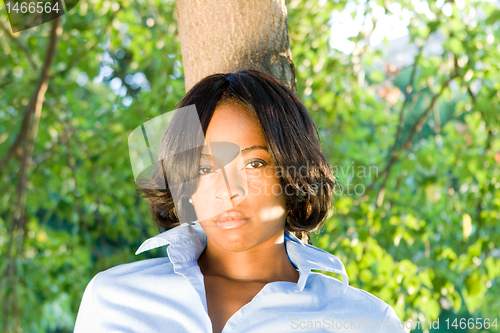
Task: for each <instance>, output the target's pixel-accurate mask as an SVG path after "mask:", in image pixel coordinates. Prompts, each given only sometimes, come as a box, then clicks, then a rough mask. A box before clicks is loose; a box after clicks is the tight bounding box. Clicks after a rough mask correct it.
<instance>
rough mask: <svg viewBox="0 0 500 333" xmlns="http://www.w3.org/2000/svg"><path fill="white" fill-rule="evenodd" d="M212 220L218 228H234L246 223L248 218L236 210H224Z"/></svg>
mask: <svg viewBox="0 0 500 333" xmlns="http://www.w3.org/2000/svg"><path fill="white" fill-rule="evenodd" d="M214 222H215V225H216V226H217V228H219V229H235V228H239V227H242V226H244V225H245V224H247V223H248V218H245V217H244V216H243V215H242V214H241V213H238V212H226V213H224V214H221V215H219V216H218V217H217V218H216V219H215V220H214Z"/></svg>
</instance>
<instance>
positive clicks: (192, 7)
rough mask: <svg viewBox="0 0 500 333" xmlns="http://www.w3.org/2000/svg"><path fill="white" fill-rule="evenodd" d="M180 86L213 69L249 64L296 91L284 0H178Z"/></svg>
mask: <svg viewBox="0 0 500 333" xmlns="http://www.w3.org/2000/svg"><path fill="white" fill-rule="evenodd" d="M175 15H176V18H177V22H178V27H179V35H180V38H181V49H182V60H183V63H184V77H185V85H186V91H188V90H189V89H191V87H193V86H194V85H195V84H196V83H197V82H198V81H200V80H201V79H203V78H204V77H206V76H208V75H211V74H214V73H229V72H237V71H240V70H244V69H255V70H258V71H261V72H264V73H267V74H270V75H272V76H274V77H275V78H277V79H278V80H279V81H280V82H282V83H284V84H285V85H286V86H288V87H289V88H291V89H292V90H293V91H294V92H296V85H295V68H294V65H293V62H292V53H291V51H290V40H289V38H288V24H287V20H286V19H287V11H286V5H285V0H228V1H220V0H178V1H177V8H176V13H175Z"/></svg>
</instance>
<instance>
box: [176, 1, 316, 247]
mask: <svg viewBox="0 0 500 333" xmlns="http://www.w3.org/2000/svg"><path fill="white" fill-rule="evenodd" d="M175 16H176V19H177V23H178V27H179V35H180V38H181V50H182V61H183V63H184V78H185V86H186V92H187V91H188V90H189V89H191V88H192V87H193V86H194V85H195V84H196V83H197V82H199V81H200V80H201V79H203V78H205V77H207V76H208V75H211V74H215V73H230V72H237V71H240V70H244V69H255V70H258V71H260V72H263V73H267V74H270V75H272V76H273V77H275V78H276V79H278V80H279V81H280V82H281V83H283V84H284V85H286V86H287V87H288V88H290V89H291V90H292V91H293V92H294V93H297V86H296V85H295V67H294V65H293V62H292V52H291V50H290V40H289V37H288V24H287V11H286V5H285V0H228V1H220V0H178V1H177V8H176V11H175ZM294 234H295V235H296V236H297V237H298V238H299V239H301V240H302V241H304V242H307V243H309V244H311V242H310V239H309V237H308V233H307V232H294Z"/></svg>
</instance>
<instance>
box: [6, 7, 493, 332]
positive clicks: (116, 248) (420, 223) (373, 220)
mask: <svg viewBox="0 0 500 333" xmlns="http://www.w3.org/2000/svg"><path fill="white" fill-rule="evenodd" d="M286 7H287V11H288V17H287V19H288V25H289V27H290V44H291V54H293V60H294V63H295V66H296V73H295V75H296V79H297V81H296V82H297V93H298V96H299V98H300V99H301V100H302V101H304V103H305V104H306V106H307V107H308V109H309V110H310V111H311V112H312V114H313V118H314V120H315V122H316V123H317V124H318V126H319V132H320V136H321V139H322V144H323V148H324V151H325V153H326V155H327V156H328V158H329V160H330V162H331V164H332V165H333V166H334V167H336V169H335V170H336V172H337V174H336V176H337V178H338V180H339V182H340V184H341V185H342V191H339V192H338V193H337V194H336V196H335V201H334V202H335V204H334V205H335V213H334V215H333V216H332V217H331V219H330V220H329V221H328V223H327V225H326V227H325V228H324V229H323V230H321V231H320V232H318V233H317V234H314V233H312V234H311V237H312V240H313V244H314V245H316V246H318V247H321V248H323V249H325V250H327V251H330V252H332V253H334V254H335V255H337V256H339V257H340V258H341V259H342V261H343V262H344V263H345V265H346V268H347V272H348V274H349V276H350V284H351V285H353V286H355V287H360V288H362V289H365V290H367V291H369V292H371V293H373V294H374V295H376V296H378V297H380V298H381V299H383V300H384V301H386V302H387V303H389V304H391V305H393V306H394V308H395V309H396V312H397V313H398V315H399V316H400V318H401V319H403V320H414V321H415V320H419V321H421V322H422V323H425V324H426V325H428V320H429V318H433V319H435V318H437V317H438V316H439V317H440V318H441V325H443V323H444V320H445V319H446V318H450V319H451V321H450V324H451V323H452V322H453V320H454V319H455V318H465V319H468V318H476V317H477V318H491V319H492V321H493V318H495V316H496V318H498V313H500V303H499V300H498V297H497V295H499V294H500V248H499V246H498V244H500V236H499V234H500V232H499V231H500V226H499V224H498V221H499V220H500V191H499V188H500V140H499V139H498V132H499V129H500V125H499V124H500V118H499V117H500V113H498V112H497V108H496V106H497V105H499V102H500V94H499V93H498V91H499V90H500V81H499V77H500V76H499V69H498V66H496V64H498V63H499V60H500V51H499V48H498V46H497V45H498V43H497V41H498V39H499V38H500V31H499V29H498V27H497V21H498V18H499V17H500V11H499V9H498V8H497V7H496V6H495V5H494V4H493V3H490V2H475V1H467V0H464V1H455V2H445V1H433V0H429V1H423V2H420V1H418V2H417V1H415V0H413V1H409V0H403V1H397V2H392V1H375V0H370V1H363V0H359V1H356V0H349V1H339V2H330V1H323V0H292V1H288V2H287V3H286ZM174 8H175V2H174V1H172V0H147V1H146V0H138V1H127V0H125V1H120V2H116V1H109V0H108V1H97V0H89V1H82V2H80V3H79V4H78V6H77V7H76V8H75V9H74V10H73V11H71V12H70V13H68V14H67V15H65V16H63V17H61V20H60V22H58V23H57V24H58V26H57V27H54V24H55V22H51V23H48V24H45V25H43V26H40V27H38V28H34V29H30V30H28V31H26V32H22V33H20V34H15V35H13V34H10V33H9V24H8V22H6V16H5V15H0V28H1V29H0V49H1V50H2V52H1V53H0V163H1V164H0V166H1V168H0V188H1V192H0V255H1V258H2V260H1V262H0V276H1V278H0V279H1V280H0V299H1V300H2V301H1V302H0V307H1V308H2V309H1V311H0V314H1V315H2V317H1V318H2V319H1V320H2V326H1V327H2V330H3V331H5V332H12V331H25V332H71V331H72V327H73V324H74V319H75V316H76V312H77V309H78V306H79V303H80V300H81V296H82V293H83V290H84V288H85V286H86V285H87V283H88V282H89V281H90V279H91V278H92V276H93V275H95V274H96V273H97V272H98V271H101V270H104V269H107V268H109V267H112V266H115V265H118V264H122V263H127V262H130V261H133V260H142V259H146V258H149V257H152V256H159V255H164V251H163V250H160V251H157V252H148V253H145V254H141V255H140V256H137V257H135V256H134V255H133V253H134V252H135V250H136V249H137V247H138V246H139V245H140V244H141V242H142V241H143V240H145V239H146V238H148V237H150V236H153V235H155V234H156V233H157V230H156V228H155V226H154V224H153V221H152V218H151V215H150V212H149V207H148V205H147V202H145V201H143V200H141V199H140V198H139V197H137V196H135V188H136V185H135V183H134V179H133V174H132V170H131V167H130V161H129V156H128V147H127V137H128V134H129V133H130V132H131V131H132V130H133V129H134V128H136V127H137V126H138V125H140V124H141V123H143V122H145V121H147V120H148V119H151V118H154V117H156V116H158V115H160V114H162V113H165V112H168V111H171V110H173V109H175V105H176V103H177V102H178V101H179V100H180V98H181V97H182V96H183V95H184V93H185V88H186V86H185V84H184V75H183V72H184V67H183V63H184V62H183V61H182V60H183V58H182V57H181V55H182V53H183V50H181V43H180V41H181V40H180V37H179V33H182V28H181V29H178V28H177V21H176V20H175V18H174ZM179 10H180V7H179ZM0 12H2V13H3V12H4V7H3V3H2V4H0ZM248 13H251V12H248ZM351 15H352V17H353V19H352V20H353V21H355V22H359V23H360V28H359V29H357V30H356V29H355V30H354V32H353V33H352V35H353V36H352V37H349V39H348V40H346V43H348V45H350V46H351V48H350V49H349V50H348V51H344V52H341V51H338V48H339V47H340V46H339V45H338V44H330V41H335V40H338V39H337V38H338V36H339V35H341V34H343V33H344V30H345V29H341V28H337V26H338V24H337V23H338V22H339V20H344V19H345V20H347V18H350V17H351ZM179 19H182V18H181V17H179ZM393 19H399V20H401V21H403V22H406V23H405V29H407V30H408V33H409V38H408V39H407V41H405V44H404V45H403V47H402V48H403V49H404V50H415V51H414V52H413V51H412V52H411V53H408V54H410V57H409V60H408V59H406V58H408V57H406V58H405V57H404V56H403V58H404V59H406V60H407V61H406V60H405V61H403V62H400V61H399V60H398V57H397V54H398V52H400V51H393V47H394V45H395V43H396V41H391V43H388V41H386V42H387V43H386V44H382V45H379V46H376V47H375V46H374V45H375V44H376V43H374V42H373V41H374V39H376V38H375V37H376V36H377V31H380V29H379V28H380V27H381V26H383V25H384V24H386V22H389V21H390V20H393ZM2 27H3V28H2ZM332 29H333V30H332ZM56 37H57V38H56ZM436 40H439V41H440V42H439V43H438V45H439V47H438V51H439V52H431V50H430V49H429V45H431V44H432V45H434V44H435V41H436ZM54 43H55V44H54ZM51 45H54V46H51ZM384 45H386V46H384ZM50 50H53V51H50ZM49 51H50V52H49ZM402 53H404V52H402ZM50 54H53V56H52V58H53V59H52V60H51V62H49V63H47V61H48V59H50V57H47V56H48V55H50ZM404 54H407V53H404ZM286 57H288V56H287V55H285V58H286ZM186 58H187V56H186ZM184 61H185V60H184ZM44 68H45V69H44ZM196 71H198V70H196ZM44 72H45V73H46V74H43V73H44ZM199 75H203V74H202V73H201V71H200V74H199ZM41 78H42V79H41ZM43 82H46V87H47V88H46V92H45V94H43V93H41V92H42V91H43V89H40V88H39V87H42V88H43ZM35 95H36V99H34V97H33V96H35ZM32 101H36V103H35V106H36V105H39V106H41V108H40V109H37V107H35V108H34V109H33V104H32V103H33V102H32ZM27 110H30V111H29V112H28V111H27ZM37 110H39V111H38V112H37ZM28 114H31V115H30V116H29V117H30V121H29V122H27V120H26V117H27V115H28ZM37 114H38V116H36V115H37ZM37 117H38V120H36V121H35V119H37ZM26 124H27V125H26ZM37 124H38V125H37ZM37 126H38V130H36V131H34V129H35V128H37ZM26 128H27V129H29V130H26ZM23 133H24V134H23ZM28 133H30V134H29V135H27V134H28ZM20 138H21V139H20ZM16 142H19V143H16ZM30 142H31V144H32V145H33V146H32V147H33V148H30ZM14 145H17V147H16V148H15V149H13V148H11V147H13V146H14ZM31 149H32V150H31ZM31 151H32V153H30V152H31ZM30 155H31V157H30ZM7 156H9V157H8V158H7ZM30 160H31V162H30ZM23 165H24V166H23ZM359 167H361V168H359ZM370 167H371V173H369V170H370ZM363 170H365V172H362V171H363ZM376 170H378V174H377V172H376ZM23 179H24V180H23ZM23 182H24V183H23ZM23 184H25V185H23ZM23 187H24V188H25V190H24V192H22V191H20V189H22V188H23ZM356 190H357V192H356ZM21 193H24V194H23V195H24V198H25V199H22V195H21ZM20 199H22V200H25V201H24V202H25V204H22V202H23V201H22V200H20ZM19 203H21V205H20V204H19ZM20 217H22V219H21V218H20ZM20 222H22V223H20ZM27 309H29V311H27ZM459 330H460V327H457V329H455V328H453V327H450V330H449V331H452V332H453V331H459ZM465 330H468V331H470V332H478V331H481V330H476V329H468V328H466V329H465ZM414 331H415V332H419V331H423V330H422V329H420V330H418V329H416V330H414ZM482 331H490V332H498V331H499V329H498V328H494V327H493V328H492V327H490V328H489V329H488V330H485V329H482Z"/></svg>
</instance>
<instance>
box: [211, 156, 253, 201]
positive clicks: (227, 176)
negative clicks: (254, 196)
mask: <svg viewBox="0 0 500 333" xmlns="http://www.w3.org/2000/svg"><path fill="white" fill-rule="evenodd" d="M220 171H221V172H220V173H219V177H218V179H217V182H216V183H215V184H214V185H215V186H214V193H213V195H214V197H215V198H216V199H218V200H221V201H223V202H229V201H231V202H232V203H233V206H234V205H235V203H234V200H238V201H241V200H243V198H244V197H245V195H246V189H245V188H246V187H245V186H244V185H245V184H246V173H245V170H244V169H243V170H240V169H239V168H238V167H237V163H236V161H233V162H231V163H229V164H227V165H225V166H224V167H221V168H220Z"/></svg>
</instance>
